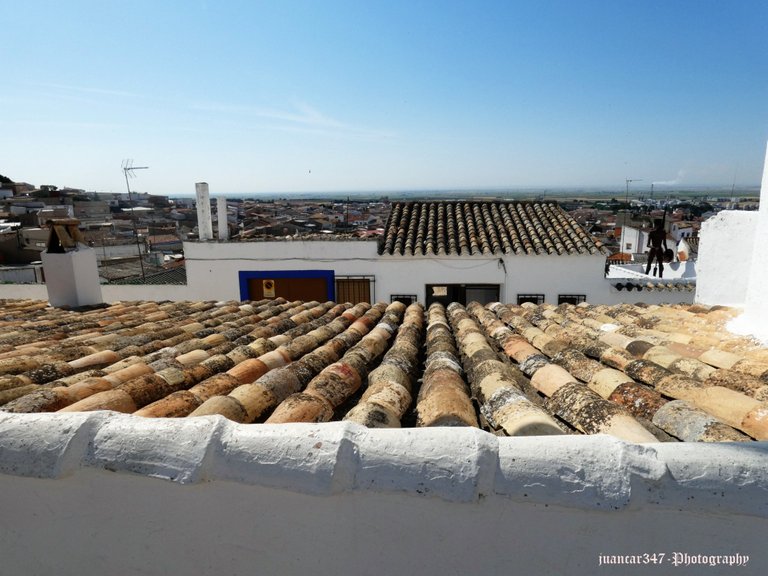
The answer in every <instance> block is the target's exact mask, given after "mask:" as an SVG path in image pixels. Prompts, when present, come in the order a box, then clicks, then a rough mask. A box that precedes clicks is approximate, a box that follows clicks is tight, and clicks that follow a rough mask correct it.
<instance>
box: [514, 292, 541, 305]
mask: <svg viewBox="0 0 768 576" xmlns="http://www.w3.org/2000/svg"><path fill="white" fill-rule="evenodd" d="M525 302H533V303H534V304H544V294H518V295H517V303H518V304H523V303H525Z"/></svg>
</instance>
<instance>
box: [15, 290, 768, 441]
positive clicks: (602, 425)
mask: <svg viewBox="0 0 768 576" xmlns="http://www.w3.org/2000/svg"><path fill="white" fill-rule="evenodd" d="M734 314H735V312H734V311H733V310H732V309H727V308H719V307H713V308H708V307H703V306H685V305H679V306H674V307H672V306H638V305H628V304H622V305H616V306H593V305H588V304H580V305H578V306H573V305H570V304H563V305H560V306H557V307H555V306H552V305H539V306H536V305H533V304H524V305H522V306H514V305H503V304H500V303H495V304H490V305H488V306H486V307H483V306H480V305H477V304H470V305H468V306H467V307H464V306H462V305H460V304H456V303H453V304H450V305H449V306H448V307H447V308H444V307H443V306H442V305H440V304H435V305H432V306H431V307H430V308H429V309H428V310H426V311H425V310H424V309H423V307H422V306H421V305H419V304H414V305H411V306H409V307H408V308H407V309H406V307H405V306H404V305H403V304H401V303H394V304H390V305H386V304H383V303H378V304H375V305H373V306H371V305H370V304H365V303H363V304H358V305H356V306H351V305H349V304H343V305H336V304H334V303H332V302H326V303H323V304H320V303H317V302H309V303H304V302H298V301H297V302H286V301H284V300H281V299H277V300H273V301H266V300H264V301H259V302H121V303H115V304H112V305H110V306H103V307H96V308H92V309H86V310H80V311H73V310H64V309H56V308H51V307H49V306H48V305H47V303H45V302H40V301H31V300H6V301H0V406H1V408H0V410H3V411H7V412H17V413H23V412H53V411H67V412H70V411H92V410H115V411H119V412H125V413H134V414H136V415H137V416H143V417H185V416H198V415H210V414H221V415H224V416H226V417H227V418H229V419H230V420H233V421H235V422H241V423H259V422H268V423H283V422H326V421H330V420H340V419H347V420H351V421H354V422H358V423H361V424H364V425H366V426H371V427H400V426H437V425H444V426H456V425H461V426H475V427H482V428H484V429H486V430H489V431H491V432H494V433H497V434H503V435H504V434H505V435H532V434H535V435H542V434H564V433H566V434H567V433H573V434H593V433H608V434H612V435H614V436H617V437H620V438H623V439H625V440H630V441H636V442H655V441H657V440H662V441H677V440H683V441H729V442H732V441H750V440H752V439H758V440H766V439H768V410H766V406H767V405H766V403H765V402H766V401H768V349H766V348H765V347H763V346H760V345H758V344H756V343H755V342H754V341H752V340H749V339H746V338H743V337H736V336H732V335H730V334H729V333H728V332H726V331H725V330H724V328H723V326H724V323H725V321H727V320H729V319H731V318H732V317H733V316H734Z"/></svg>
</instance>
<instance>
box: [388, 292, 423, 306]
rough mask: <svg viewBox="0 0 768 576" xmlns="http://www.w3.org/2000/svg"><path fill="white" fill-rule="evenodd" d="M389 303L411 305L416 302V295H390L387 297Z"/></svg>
mask: <svg viewBox="0 0 768 576" xmlns="http://www.w3.org/2000/svg"><path fill="white" fill-rule="evenodd" d="M389 301H390V302H402V303H403V304H406V305H408V304H413V303H414V302H416V294H392V296H390V297H389Z"/></svg>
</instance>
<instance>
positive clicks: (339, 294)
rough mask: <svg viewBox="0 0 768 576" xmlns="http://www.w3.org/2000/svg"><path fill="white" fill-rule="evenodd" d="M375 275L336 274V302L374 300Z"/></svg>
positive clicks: (356, 302) (355, 302)
mask: <svg viewBox="0 0 768 576" xmlns="http://www.w3.org/2000/svg"><path fill="white" fill-rule="evenodd" d="M375 282H376V280H375V278H374V277H373V276H336V302H339V303H341V302H349V303H350V304H359V303H360V302H373V300H374V293H373V292H374V290H373V286H374V284H375Z"/></svg>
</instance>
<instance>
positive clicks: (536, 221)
mask: <svg viewBox="0 0 768 576" xmlns="http://www.w3.org/2000/svg"><path fill="white" fill-rule="evenodd" d="M385 231H386V232H385V236H384V238H383V242H382V243H381V244H380V247H379V253H380V254H399V255H440V254H460V255H473V254H598V253H601V246H602V244H601V243H600V242H599V241H597V240H596V239H595V238H593V237H592V236H590V234H589V233H587V232H586V231H585V230H584V229H583V228H582V227H581V226H580V225H579V224H578V223H577V222H576V221H575V220H574V219H573V218H571V216H570V215H568V213H567V212H565V211H564V210H563V209H562V208H560V207H559V206H558V205H557V204H555V203H552V202H477V201H467V202H445V201H439V202H397V203H395V204H393V205H392V211H391V213H390V215H389V219H388V220H387V224H386V226H385Z"/></svg>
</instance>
